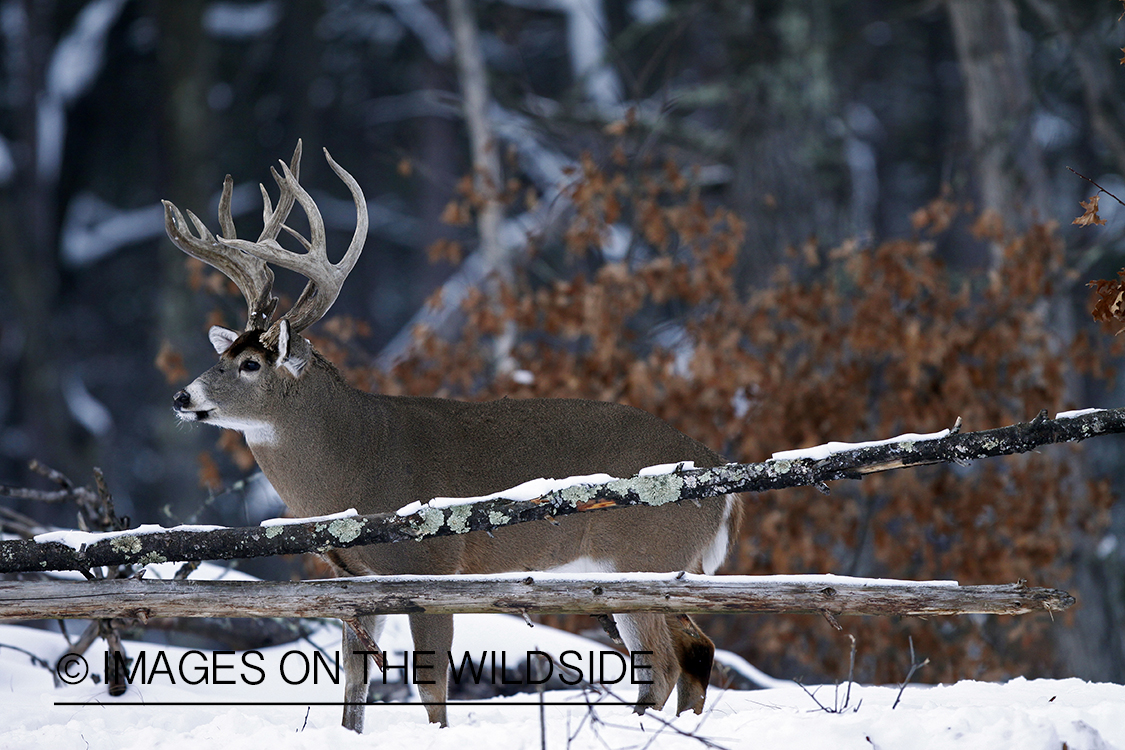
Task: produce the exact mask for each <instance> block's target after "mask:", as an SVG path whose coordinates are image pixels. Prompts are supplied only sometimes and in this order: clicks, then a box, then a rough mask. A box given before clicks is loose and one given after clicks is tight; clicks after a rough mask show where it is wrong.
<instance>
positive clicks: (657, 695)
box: [614, 612, 680, 714]
mask: <svg viewBox="0 0 1125 750" xmlns="http://www.w3.org/2000/svg"><path fill="white" fill-rule="evenodd" d="M666 617H667V616H666V615H660V614H652V613H647V612H646V613H635V614H628V615H625V614H620V615H614V619H615V620H616V621H617V629H618V631H619V632H620V633H621V638H622V640H624V641H625V645H626V646H628V648H629V652H630V653H634V652H638V651H648V652H650V653H648V654H645V655H643V656H637V657H634V661H633V663H634V664H638V665H640V664H647V665H648V666H647V667H645V668H641V669H637V670H635V671H633V670H630V671H629V673H628V674H629V675H630V677H632V679H635V680H636V681H637V682H638V683H640V684H639V685H638V687H639V688H640V691H639V693H638V695H637V704H636V705H635V706H634V707H633V711H635V712H636V713H638V714H643V713H644V712H645V709H646V708H653V709H656V710H657V711H659V710H660V709H662V708H664V704H665V703H667V701H668V696H669V695H671V693H672V688H673V687H675V685H676V679H677V677H678V676H679V673H680V662H679V659H678V658H677V654H676V651H675V645H674V643H673V639H672V634H671V632H670V631H669V628H668V622H667V620H666Z"/></svg>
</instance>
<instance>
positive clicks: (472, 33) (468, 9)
mask: <svg viewBox="0 0 1125 750" xmlns="http://www.w3.org/2000/svg"><path fill="white" fill-rule="evenodd" d="M449 24H450V26H451V27H452V31H453V41H454V48H455V50H456V57H457V77H458V79H459V80H460V82H461V108H462V111H463V113H464V115H465V126H466V128H467V129H468V131H469V147H470V150H471V153H472V159H473V189H474V190H475V191H476V194H477V196H478V197H479V199H480V201H481V206H480V209H479V211H478V213H477V231H478V232H479V234H480V246H481V250H482V251H483V253H484V261H485V264H486V265H487V267H488V268H489V269H492V270H495V271H496V272H497V273H499V274H500V275H501V276H504V277H508V276H510V275H511V270H512V269H511V261H510V259H509V258H508V257H506V254H505V253H504V251H503V248H502V247H501V246H500V237H499V230H500V219H501V218H502V207H501V205H500V192H501V190H503V179H504V178H503V173H502V171H501V169H500V154H499V153H498V149H499V144H498V142H497V140H496V135H495V133H494V132H493V129H492V123H491V122H490V121H489V119H488V109H489V101H490V99H491V97H490V96H489V93H488V71H487V70H486V69H485V67H484V55H483V54H482V52H481V48H480V37H479V34H478V33H477V20H476V16H475V14H474V13H473V8H472V4H471V0H449Z"/></svg>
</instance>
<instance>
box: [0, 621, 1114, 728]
mask: <svg viewBox="0 0 1125 750" xmlns="http://www.w3.org/2000/svg"><path fill="white" fill-rule="evenodd" d="M457 625H458V628H457V632H458V635H457V640H456V641H455V643H454V647H453V651H454V653H455V654H459V653H462V652H463V651H465V650H469V651H471V652H474V653H475V652H480V651H492V650H499V649H506V650H507V651H508V653H509V654H513V655H514V654H521V655H522V654H523V652H525V651H526V650H528V649H539V648H541V649H543V650H546V651H553V652H556V653H557V652H561V651H562V650H565V649H575V650H577V651H579V652H582V653H586V652H587V651H589V650H590V649H591V648H595V649H600V648H601V647H600V646H597V645H592V642H591V641H587V640H585V639H582V638H579V637H578V636H573V635H570V634H565V633H559V632H558V631H553V630H551V629H550V628H547V627H544V626H541V625H539V626H536V627H534V628H529V627H528V626H527V624H526V623H524V622H523V621H522V620H521V619H520V618H516V617H506V616H501V615H463V616H458V618H457ZM77 629H78V625H77V624H75V625H74V627H72V628H71V631H72V632H74V631H75V630H77ZM338 634H339V630H338V628H336V627H334V626H332V625H328V624H326V625H325V627H323V628H322V629H320V630H319V631H317V632H316V633H314V634H313V636H312V637H311V640H312V641H313V642H315V643H316V644H317V645H318V646H320V647H321V648H323V649H324V650H325V651H327V652H328V653H329V654H331V653H332V652H334V651H335V650H336V649H337V648H338V646H339V644H338V642H337V640H336V639H337V638H338ZM407 638H408V635H407V626H406V623H405V618H402V617H395V618H391V621H390V622H389V623H388V626H387V629H386V630H385V631H384V633H383V636H382V637H381V638H380V646H382V647H383V648H386V649H388V650H393V649H399V648H404V647H408V645H407V644H408V640H407ZM0 644H3V645H2V646H0V693H2V697H0V716H2V717H3V720H2V721H0V748H3V749H5V750H6V749H7V748H30V747H50V748H53V749H54V748H58V749H59V750H66V749H69V748H74V749H75V750H86V748H108V747H113V748H121V749H122V750H125V749H127V748H138V749H139V748H144V749H145V750H150V749H151V748H171V747H184V746H189V745H190V746H192V747H219V746H222V747H237V748H240V750H241V749H242V748H247V749H250V748H269V749H270V750H278V748H313V749H315V750H323V749H324V748H325V747H328V746H331V747H332V748H333V750H346V749H347V748H360V747H363V748H368V747H372V746H373V745H374V744H375V743H379V745H380V746H381V747H390V748H398V747H409V748H411V749H412V750H421V748H451V749H453V750H475V749H476V748H482V749H483V748H493V747H505V748H520V747H526V748H538V747H540V746H541V745H540V741H541V736H542V735H541V731H543V730H541V728H540V715H539V708H538V706H536V705H521V704H522V703H527V702H532V703H534V701H535V700H537V698H536V696H533V695H532V696H518V697H513V698H496V699H492V700H489V701H486V702H484V703H483V704H477V705H454V706H451V707H450V721H451V726H450V727H449V728H446V729H440V728H438V727H436V726H433V725H430V724H428V723H427V722H426V718H425V711H424V709H423V708H422V707H421V706H417V705H402V704H377V705H371V706H369V707H368V708H367V730H366V733H367V735H368V736H363V737H360V736H358V735H354V734H352V733H351V732H348V731H345V730H344V729H342V728H341V727H340V726H339V722H340V708H339V707H338V706H334V705H323V704H330V703H333V702H337V701H339V700H340V698H341V690H342V688H341V687H339V686H336V685H333V684H332V683H331V680H330V679H328V678H327V677H326V675H325V670H324V666H325V663H324V662H320V663H319V670H320V671H319V676H318V679H317V680H316V682H315V684H314V682H313V679H312V678H311V677H308V678H305V679H304V681H303V682H302V684H297V685H287V684H286V683H285V682H284V681H283V680H282V679H281V678H280V676H279V675H280V670H279V667H280V666H281V664H282V660H283V659H284V663H285V665H286V670H287V676H288V677H289V678H290V680H292V681H294V682H301V680H300V678H301V676H302V673H303V660H304V659H306V658H307V659H309V663H310V665H313V664H317V660H316V656H315V654H314V652H315V648H314V646H312V645H311V644H310V643H292V644H286V645H283V646H277V647H273V648H269V649H262V657H261V659H258V658H257V657H253V656H252V655H251V656H247V657H244V656H243V654H241V653H239V654H221V653H220V655H219V657H218V658H219V661H220V663H221V664H230V665H232V666H231V667H229V668H227V669H220V670H219V672H218V673H217V674H218V675H219V677H220V679H222V680H229V681H233V682H235V683H236V684H234V685H216V684H214V682H213V678H214V676H215V674H216V672H215V671H214V670H212V669H210V664H211V662H210V661H209V660H212V659H214V658H215V657H213V656H212V653H211V652H210V651H209V650H207V651H204V652H203V653H201V654H198V655H196V654H189V653H188V652H189V649H184V648H176V647H172V646H163V645H155V644H143V648H144V651H145V654H146V657H147V660H146V670H147V671H150V672H151V671H152V669H153V666H155V664H157V663H158V662H155V661H154V660H156V659H158V658H159V654H160V653H161V652H163V653H164V655H165V658H167V660H168V665H169V667H170V672H171V674H172V676H173V679H175V682H176V684H175V685H172V684H170V683H169V680H168V677H167V675H166V674H157V675H155V676H154V677H153V679H152V680H151V681H150V684H148V685H137V684H134V685H133V686H131V687H130V689H129V691H128V692H127V693H126V694H125V695H124V696H122V697H121V698H110V697H108V695H107V694H106V692H105V689H104V685H100V684H97V685H95V684H91V682H90V681H89V679H88V678H87V680H84V681H82V682H80V683H79V684H76V685H73V686H63V687H60V688H54V687H53V685H52V676H51V673H50V671H48V670H47V669H46V668H44V667H42V666H36V665H34V664H33V663H32V662H31V659H30V658H29V657H28V656H27V655H26V654H24V653H22V652H21V651H18V650H15V649H13V648H11V647H17V648H20V649H24V650H26V651H29V652H31V653H34V654H37V655H39V656H41V657H43V658H45V659H48V660H53V659H54V658H55V657H56V656H57V655H58V654H59V653H60V652H61V651H62V650H63V649H64V643H63V640H62V637H61V636H60V635H59V634H57V633H51V632H47V631H43V630H36V629H32V628H27V627H23V626H17V625H0ZM141 649H142V644H138V643H127V644H126V650H127V651H128V653H129V654H130V655H136V654H138V653H139V652H140V651H141ZM296 652H300V653H299V654H298V653H296ZM103 653H104V647H103V646H102V644H101V643H100V642H99V643H98V644H97V645H96V646H95V648H93V649H91V650H90V652H88V653H87V658H88V659H89V665H90V670H91V672H98V673H100V672H101V671H102V669H103V664H102V654H103ZM185 655H187V656H185ZM181 659H183V660H184V662H183V664H184V672H185V674H186V676H187V678H188V679H192V680H194V679H198V676H199V675H202V674H204V672H203V671H201V670H203V665H204V664H207V665H208V669H207V670H206V671H207V674H208V681H207V682H206V683H202V684H200V685H198V686H194V687H193V686H190V685H185V684H184V683H183V680H182V679H181V675H180V674H179V673H178V670H179V666H180V660H181ZM396 660H397V662H396ZM513 660H514V656H513ZM391 661H392V663H401V655H398V656H392V657H391ZM245 664H252V665H254V666H256V667H258V668H259V669H260V670H261V674H259V672H258V671H255V670H254V669H253V668H251V667H247V666H245ZM260 678H264V679H262V683H261V684H259V685H251V684H246V682H243V680H244V679H245V680H246V681H247V682H253V681H257V680H258V679H260ZM630 692H631V691H629V690H627V689H622V690H621V691H620V694H619V696H618V697H619V698H624V699H626V700H628V698H629V697H631V695H630ZM897 695H898V688H897V687H873V686H866V685H855V686H853V687H852V690H851V696H850V703H849V705H848V707H847V708H846V709H845V710H843V711H842V712H840V713H828V712H825V711H822V710H820V709H818V708H817V705H816V703H815V702H814V701H813V700H812V699H811V698H810V697H809V696H808V695H807V694H806V693H805V692H804V690H802V689H801V688H800V687H797V686H786V687H775V688H771V689H768V690H757V691H729V690H728V691H724V690H721V689H715V688H712V690H711V691H710V692H709V694H708V700H707V708H706V710H705V712H704V714H703V715H702V716H695V715H685V716H682V717H680V718H678V719H677V718H674V717H673V716H672V715H671V713H668V712H663V713H660V714H657V715H654V716H646V717H644V718H639V717H637V716H635V715H634V714H633V713H632V712H631V710H630V709H629V708H628V707H623V706H616V705H612V706H611V705H596V706H594V707H593V708H588V707H587V705H586V700H587V699H589V700H592V701H596V700H598V696H596V695H592V694H584V693H582V692H581V691H578V690H568V691H550V692H548V693H546V694H545V700H546V701H549V702H551V703H562V704H564V705H550V706H546V707H545V709H544V721H545V725H544V726H545V736H546V746H547V747H548V748H574V749H575V750H578V749H580V748H606V747H609V748H644V747H657V748H704V747H705V745H704V744H703V743H702V742H701V741H700V739H698V738H706V740H707V741H708V742H710V743H714V746H719V747H726V748H751V747H753V748H786V750H789V749H791V748H815V750H824V749H825V748H863V749H864V750H871V748H912V749H915V748H916V749H921V750H925V749H927V748H933V749H944V748H987V750H996V749H997V748H1008V747H1011V748H1020V749H1021V750H1037V749H1038V748H1043V749H1044V750H1048V749H1050V750H1059V748H1062V747H1064V746H1065V747H1067V748H1070V749H1071V750H1086V749H1088V750H1100V749H1103V748H1125V686H1121V685H1110V684H1091V683H1086V682H1083V681H1081V680H1077V679H1070V680H1032V681H1028V680H1023V679H1017V680H1013V681H1011V682H1009V683H1006V684H994V683H982V682H959V683H957V684H954V685H948V686H938V687H927V686H921V685H919V686H911V687H908V688H907V689H906V690H905V692H904V693H903V694H902V699H901V702H900V703H899V705H898V707H897V708H892V705H893V704H894V702H895V698H896V696H897ZM816 697H817V699H818V700H819V701H820V702H821V703H822V704H824V705H826V706H829V707H832V706H835V705H839V704H842V703H843V700H844V694H843V690H842V689H841V690H840V691H839V692H837V691H836V688H834V687H833V686H825V687H821V688H819V689H818V690H817V692H816ZM415 700H416V699H415ZM604 700H612V699H611V698H606V699H604ZM199 702H211V703H214V704H216V705H188V704H191V703H199ZM244 702H278V703H282V702H284V703H285V704H286V705H273V706H263V705H240V703H244ZM171 703H175V704H177V705H169V704H171ZM63 704H68V705H63ZM649 743H651V744H649ZM1064 743H1065V745H1064Z"/></svg>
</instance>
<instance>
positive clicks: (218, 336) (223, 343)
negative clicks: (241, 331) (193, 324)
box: [207, 326, 238, 354]
mask: <svg viewBox="0 0 1125 750" xmlns="http://www.w3.org/2000/svg"><path fill="white" fill-rule="evenodd" d="M207 338H209V339H211V346H213V347H215V353H217V354H222V353H223V352H225V351H226V350H227V349H230V345H231V344H233V343H234V341H235V339H237V338H238V331H232V330H231V329H229V328H223V327H222V326H211V330H210V331H208V332H207Z"/></svg>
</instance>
